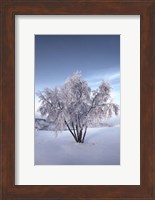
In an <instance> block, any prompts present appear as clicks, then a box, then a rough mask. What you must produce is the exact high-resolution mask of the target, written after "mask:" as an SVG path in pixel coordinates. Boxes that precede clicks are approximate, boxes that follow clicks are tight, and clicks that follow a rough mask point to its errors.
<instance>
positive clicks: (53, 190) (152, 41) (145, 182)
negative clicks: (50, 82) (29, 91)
mask: <svg viewBox="0 0 155 200" xmlns="http://www.w3.org/2000/svg"><path fill="white" fill-rule="evenodd" d="M52 14H55V15H62V14H63V15H66V14H67V15H140V26H141V27H140V29H141V38H140V53H141V55H140V57H141V59H140V63H141V66H140V98H141V100H140V101H141V102H140V111H141V116H140V185H122V186H121V185H103V186H102V185H91V186H87V185H74V186H73V185H70V186H64V185H61V186H56V185H55V186H45V185H44V186H36V185H33V186H31V185H15V15H52ZM0 44H1V45H0V48H1V54H0V62H1V63H0V64H1V65H0V66H1V67H0V69H1V71H0V74H1V79H0V80H1V81H0V83H1V84H0V87H1V88H0V91H1V93H0V100H1V104H0V111H1V112H0V114H1V118H0V119H1V125H0V127H1V131H0V146H1V149H0V160H1V162H0V163H1V164H0V166H1V168H0V177H1V196H0V199H3V200H13V199H14V200H17V199H20V200H21V199H22V200H27V199H32V200H35V199H37V200H38V199H55V200H56V199H57V200H58V199H64V200H65V199H66V200H68V199H79V200H84V199H89V200H91V199H92V200H95V199H96V200H97V199H98V200H99V199H109V200H110V199H122V200H125V199H139V200H140V199H149V200H153V199H155V180H154V171H155V159H154V151H155V137H154V122H155V120H154V101H155V99H154V97H155V87H154V86H155V85H154V84H155V70H154V68H155V1H153V0H152V1H143V0H139V1H136V0H135V1H133V0H129V1H121V0H120V1H104V0H100V1H97V0H90V1H87V0H80V1H65V0H61V1H39V0H38V1H33V0H12V1H11V0H1V2H0ZM129 173H131V176H132V171H131V172H129Z"/></svg>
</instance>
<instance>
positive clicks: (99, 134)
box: [35, 126, 120, 165]
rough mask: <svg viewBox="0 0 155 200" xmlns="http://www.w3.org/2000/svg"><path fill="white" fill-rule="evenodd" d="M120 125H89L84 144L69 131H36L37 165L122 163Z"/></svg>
mask: <svg viewBox="0 0 155 200" xmlns="http://www.w3.org/2000/svg"><path fill="white" fill-rule="evenodd" d="M119 164H120V128H119V126H115V127H102V128H89V129H88V131H87V135H86V138H85V142H84V143H83V144H80V143H76V142H75V141H74V138H73V137H72V135H71V134H70V132H69V131H63V132H60V133H57V134H56V133H55V132H52V131H36V132H35V165H119Z"/></svg>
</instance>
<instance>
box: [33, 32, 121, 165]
mask: <svg viewBox="0 0 155 200" xmlns="http://www.w3.org/2000/svg"><path fill="white" fill-rule="evenodd" d="M34 37H35V44H34V45H35V73H34V74H35V83H34V85H35V94H34V97H35V99H34V105H35V108H34V165H120V160H121V159H120V137H121V132H120V118H121V109H120V106H121V105H120V97H121V90H120V35H35V36H34Z"/></svg>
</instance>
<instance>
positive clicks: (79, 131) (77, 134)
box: [65, 121, 87, 143]
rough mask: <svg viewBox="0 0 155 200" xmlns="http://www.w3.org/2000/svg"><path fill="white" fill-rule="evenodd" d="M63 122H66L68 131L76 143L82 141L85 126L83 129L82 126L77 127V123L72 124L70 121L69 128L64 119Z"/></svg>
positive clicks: (84, 134)
mask: <svg viewBox="0 0 155 200" xmlns="http://www.w3.org/2000/svg"><path fill="white" fill-rule="evenodd" d="M65 124H66V126H67V128H68V130H69V132H70V133H71V135H72V136H73V138H74V140H75V141H76V142H77V143H84V139H85V136H86V132H87V127H85V130H84V127H82V128H80V127H78V125H77V124H76V125H75V126H74V124H73V123H72V124H71V126H72V129H71V128H70V126H69V124H68V123H67V121H65ZM83 130H84V133H83Z"/></svg>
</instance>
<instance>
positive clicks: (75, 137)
mask: <svg viewBox="0 0 155 200" xmlns="http://www.w3.org/2000/svg"><path fill="white" fill-rule="evenodd" d="M64 121H65V124H66V126H67V128H68V130H69V131H70V133H71V134H72V136H73V137H74V139H75V141H76V142H78V141H77V139H76V137H75V135H74V133H73V132H72V130H71V129H70V127H69V125H68V123H67V122H66V120H64Z"/></svg>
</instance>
